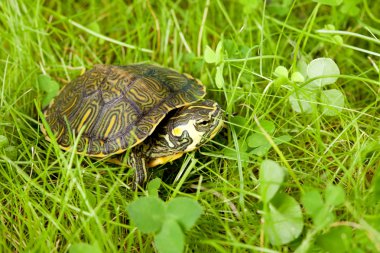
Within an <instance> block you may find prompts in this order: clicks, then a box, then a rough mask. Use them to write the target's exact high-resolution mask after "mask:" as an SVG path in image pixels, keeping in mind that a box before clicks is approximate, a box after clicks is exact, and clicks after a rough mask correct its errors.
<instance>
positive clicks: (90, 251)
mask: <svg viewBox="0 0 380 253" xmlns="http://www.w3.org/2000/svg"><path fill="white" fill-rule="evenodd" d="M69 253H102V251H101V250H100V248H99V245H98V244H88V243H82V242H81V243H74V244H73V245H72V246H71V247H70V249H69Z"/></svg>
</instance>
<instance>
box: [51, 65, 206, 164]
mask: <svg viewBox="0 0 380 253" xmlns="http://www.w3.org/2000/svg"><path fill="white" fill-rule="evenodd" d="M204 95H205V87H204V85H202V84H201V83H200V82H199V81H197V80H196V79H194V78H191V77H189V76H187V75H183V74H180V73H177V72H175V71H173V70H170V69H167V68H162V67H157V66H154V65H148V64H138V65H127V66H111V65H96V66H95V67H94V68H93V69H91V70H89V71H87V72H85V73H84V74H83V75H81V76H79V77H78V78H77V79H75V80H73V81H72V82H71V83H69V84H68V85H66V86H65V87H64V88H63V89H62V90H61V92H60V93H59V95H58V96H57V97H56V98H55V99H54V101H53V102H52V103H51V104H50V105H49V107H48V108H47V109H46V110H45V112H44V113H45V117H46V120H47V123H48V124H49V126H50V128H51V130H52V132H53V133H54V134H55V136H56V138H57V141H58V143H59V145H60V146H61V147H62V148H63V149H70V147H71V146H72V144H73V136H74V137H75V136H78V134H79V133H81V137H80V139H79V142H78V145H77V152H80V153H85V154H87V155H89V156H97V157H103V156H106V155H110V154H116V153H121V152H123V151H125V150H126V149H128V148H130V147H133V146H135V145H137V144H139V143H141V142H142V141H144V139H145V138H147V137H148V136H149V135H150V134H152V132H153V131H154V129H155V128H156V126H157V125H158V124H159V123H160V121H161V120H162V119H163V118H164V117H165V115H166V114H167V113H168V112H169V111H171V110H173V109H175V108H179V107H182V106H185V105H188V104H191V103H194V102H196V101H198V100H200V99H201V98H202V97H203V96H204Z"/></svg>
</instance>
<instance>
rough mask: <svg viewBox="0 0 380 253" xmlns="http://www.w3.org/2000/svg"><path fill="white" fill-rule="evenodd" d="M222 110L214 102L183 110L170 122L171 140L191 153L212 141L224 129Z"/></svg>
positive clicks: (200, 103)
mask: <svg viewBox="0 0 380 253" xmlns="http://www.w3.org/2000/svg"><path fill="white" fill-rule="evenodd" d="M222 126H223V120H222V109H221V108H220V106H219V105H218V104H217V103H216V102H215V101H212V100H202V101H199V102H197V103H194V104H191V105H189V106H187V107H184V108H181V109H180V110H179V111H177V112H176V114H175V115H174V116H173V117H172V118H170V120H169V122H168V129H167V131H168V135H169V140H172V143H173V144H174V145H178V147H180V151H182V152H184V153H185V152H190V151H192V150H194V149H196V148H198V147H199V146H201V145H203V144H204V143H205V142H206V141H208V140H210V139H212V138H213V137H214V136H215V135H216V134H217V133H218V132H219V130H220V129H221V128H222Z"/></svg>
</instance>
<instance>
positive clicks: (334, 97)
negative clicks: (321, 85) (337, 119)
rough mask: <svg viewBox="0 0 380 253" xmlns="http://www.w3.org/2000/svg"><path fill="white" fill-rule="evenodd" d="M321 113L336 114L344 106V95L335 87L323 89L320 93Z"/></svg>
mask: <svg viewBox="0 0 380 253" xmlns="http://www.w3.org/2000/svg"><path fill="white" fill-rule="evenodd" d="M321 104H322V113H323V114H325V115H327V116H336V115H339V113H340V112H341V111H342V108H343V106H344V95H343V93H342V92H340V91H339V90H336V89H331V90H324V91H322V93H321Z"/></svg>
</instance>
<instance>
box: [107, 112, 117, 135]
mask: <svg viewBox="0 0 380 253" xmlns="http://www.w3.org/2000/svg"><path fill="white" fill-rule="evenodd" d="M115 121H116V115H112V116H111V120H110V123H109V124H108V127H107V129H106V132H105V133H104V138H107V137H108V135H109V134H110V132H111V130H112V127H113V126H114V125H115Z"/></svg>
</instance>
